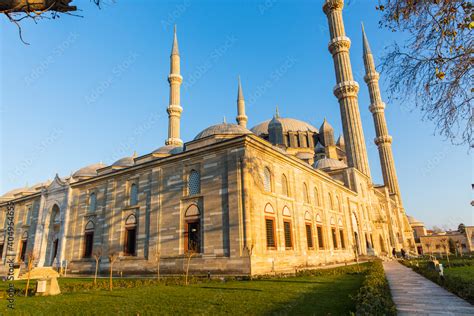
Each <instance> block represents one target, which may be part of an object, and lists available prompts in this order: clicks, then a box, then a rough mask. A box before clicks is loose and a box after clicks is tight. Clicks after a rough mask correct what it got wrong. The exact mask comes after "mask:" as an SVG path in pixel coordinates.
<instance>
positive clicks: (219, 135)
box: [0, 0, 415, 275]
mask: <svg viewBox="0 0 474 316" xmlns="http://www.w3.org/2000/svg"><path fill="white" fill-rule="evenodd" d="M343 5H344V1H343V0H327V1H326V2H325V3H324V6H323V10H324V12H325V14H326V15H327V19H328V23H329V31H330V41H329V52H330V53H331V55H332V58H333V62H334V66H335V72H336V85H335V87H334V91H333V92H334V95H335V96H336V97H337V99H338V101H339V106H340V111H341V119H342V127H343V136H341V137H339V139H338V140H337V141H336V140H335V137H334V130H333V128H332V127H331V125H330V124H329V122H327V121H326V120H324V121H323V123H322V125H321V127H320V128H319V129H318V128H316V127H314V126H312V125H311V124H309V123H306V122H304V121H300V120H298V119H294V118H285V117H281V116H280V115H279V113H278V111H277V112H276V113H275V114H274V115H273V117H272V118H271V119H269V120H267V121H265V122H262V123H260V124H257V125H256V126H254V127H252V128H248V126H247V123H248V117H247V115H246V112H245V99H244V93H243V89H242V85H241V82H240V80H239V82H238V93H237V116H236V123H237V124H231V123H225V122H224V123H221V124H217V125H214V126H210V127H207V128H205V129H204V130H202V131H201V132H200V133H199V134H198V135H196V137H195V138H194V139H193V140H190V141H187V142H183V140H182V139H181V137H180V118H181V115H182V114H183V110H184V111H185V109H186V106H184V107H182V106H181V102H180V86H181V83H182V82H183V77H182V76H181V74H180V53H179V50H178V40H177V36H176V30H175V34H174V40H173V46H172V51H171V71H170V74H169V77H168V80H169V84H170V99H169V106H168V108H167V112H168V116H169V122H168V138H167V139H166V141H165V145H164V146H163V147H160V148H158V149H156V150H155V151H153V152H151V153H148V154H146V155H143V156H136V155H134V156H131V157H124V158H122V159H120V160H118V161H116V162H115V163H113V164H112V165H103V164H92V165H90V166H86V167H84V168H81V169H79V170H77V171H75V172H74V173H72V175H71V176H70V177H65V178H62V177H59V176H58V175H56V177H55V178H54V180H52V181H48V182H45V183H40V184H37V185H35V186H32V187H25V188H19V189H16V190H13V191H10V192H8V193H6V194H4V195H3V196H1V197H0V222H1V223H5V224H4V226H3V228H2V229H0V254H1V258H2V262H3V263H4V264H5V262H6V258H7V256H9V257H10V258H11V257H14V258H15V261H17V262H20V263H23V264H25V261H27V259H28V254H33V255H34V257H35V265H36V266H37V267H45V266H54V267H58V266H61V267H65V266H66V265H67V271H68V273H89V272H91V271H93V270H94V267H95V261H94V258H93V256H94V254H97V253H98V252H101V253H102V261H101V269H102V270H105V269H107V268H108V267H109V261H108V259H107V256H108V254H110V253H115V254H117V255H118V256H119V265H120V269H121V270H122V271H123V272H124V273H125V274H127V273H128V274H145V273H156V270H157V266H158V264H157V262H158V258H159V269H160V271H161V273H162V274H166V273H182V272H183V264H184V262H185V259H186V255H187V254H189V253H190V252H193V253H194V256H193V259H192V260H191V266H190V269H191V270H192V272H193V273H203V272H204V273H207V271H211V273H232V274H247V275H248V274H265V273H271V272H284V271H294V269H295V268H299V267H312V266H319V265H324V264H330V263H337V262H345V261H350V260H354V258H355V253H356V252H357V253H358V254H359V255H365V256H367V255H368V256H384V255H391V252H392V249H393V248H395V249H396V250H397V251H400V250H401V249H402V248H404V249H405V250H406V251H415V243H414V237H413V232H412V228H411V226H410V224H409V222H408V219H407V216H406V214H405V210H404V207H403V204H402V200H401V195H400V189H399V186H398V181H397V175H396V169H395V163H394V159H393V155H392V149H391V142H392V137H391V136H390V135H389V134H388V130H387V124H386V121H385V115H384V108H385V104H384V102H383V101H382V98H381V94H380V89H379V84H378V79H379V74H378V73H377V71H376V69H375V66H374V59H373V55H372V53H371V50H370V47H369V43H368V40H367V37H366V35H365V33H364V31H363V37H362V38H363V47H364V51H363V58H364V63H365V70H366V75H365V82H366V84H367V88H368V90H369V93H370V101H371V104H370V107H369V109H370V111H371V113H372V114H373V119H374V125H375V129H376V136H377V137H376V138H375V144H376V145H377V147H378V150H379V153H380V162H381V166H382V173H383V180H384V185H374V184H373V182H372V178H371V175H370V168H369V164H368V158H367V149H366V143H365V139H364V133H363V130H362V124H361V118H360V113H359V104H358V98H357V95H358V91H359V85H358V83H357V82H355V81H354V79H353V75H352V69H351V61H350V56H349V48H350V46H351V41H350V39H349V38H348V37H347V36H346V34H345V30H344V23H343V17H342V11H343ZM185 113H186V112H184V114H185ZM12 203H13V205H14V207H15V213H14V218H13V223H14V240H13V246H12V247H7V236H8V234H7V231H8V228H7V227H8V225H7V224H8V222H9V218H8V217H7V208H8V206H9V205H12ZM4 267H6V266H5V265H4Z"/></svg>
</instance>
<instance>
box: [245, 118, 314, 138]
mask: <svg viewBox="0 0 474 316" xmlns="http://www.w3.org/2000/svg"><path fill="white" fill-rule="evenodd" d="M278 120H279V121H280V122H281V125H282V128H283V133H286V132H313V133H318V129H317V128H316V127H314V126H313V125H311V124H309V123H306V122H303V121H300V120H296V119H292V118H285V117H279V118H278ZM270 121H271V120H267V121H265V122H262V123H260V124H258V125H256V126H254V127H253V128H252V129H251V131H252V132H254V134H256V135H259V136H260V135H267V134H268V124H270Z"/></svg>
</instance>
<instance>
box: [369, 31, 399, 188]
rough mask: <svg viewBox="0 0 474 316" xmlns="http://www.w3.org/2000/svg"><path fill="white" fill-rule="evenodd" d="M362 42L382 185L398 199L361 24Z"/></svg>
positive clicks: (389, 146) (388, 140)
mask: <svg viewBox="0 0 474 316" xmlns="http://www.w3.org/2000/svg"><path fill="white" fill-rule="evenodd" d="M362 40H363V42H364V65H365V77H364V80H365V82H366V83H367V86H368V88H369V95H370V103H371V104H370V107H369V110H370V112H372V116H373V118H374V125H375V133H376V138H375V140H374V142H375V144H376V145H377V147H378V150H379V156H380V165H381V166H382V175H383V181H384V184H385V185H386V186H387V188H388V191H389V192H390V193H395V194H398V196H399V197H400V188H399V185H398V179H397V172H396V169H395V163H394V161H393V154H392V136H390V135H389V134H388V128H387V122H386V120H385V103H384V102H383V101H382V96H381V94H380V88H379V77H380V75H379V73H378V72H377V71H376V69H375V62H374V56H373V55H372V52H371V50H370V46H369V41H368V40H367V35H366V34H365V30H364V25H363V24H362Z"/></svg>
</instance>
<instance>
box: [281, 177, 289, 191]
mask: <svg viewBox="0 0 474 316" xmlns="http://www.w3.org/2000/svg"><path fill="white" fill-rule="evenodd" d="M281 190H282V194H283V195H284V196H290V193H289V190H288V179H287V178H286V176H285V175H284V174H283V175H282V176H281Z"/></svg>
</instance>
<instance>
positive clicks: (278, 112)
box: [275, 105, 280, 119]
mask: <svg viewBox="0 0 474 316" xmlns="http://www.w3.org/2000/svg"><path fill="white" fill-rule="evenodd" d="M275 118H277V119H278V118H280V111H279V110H278V105H277V106H276V108H275Z"/></svg>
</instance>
